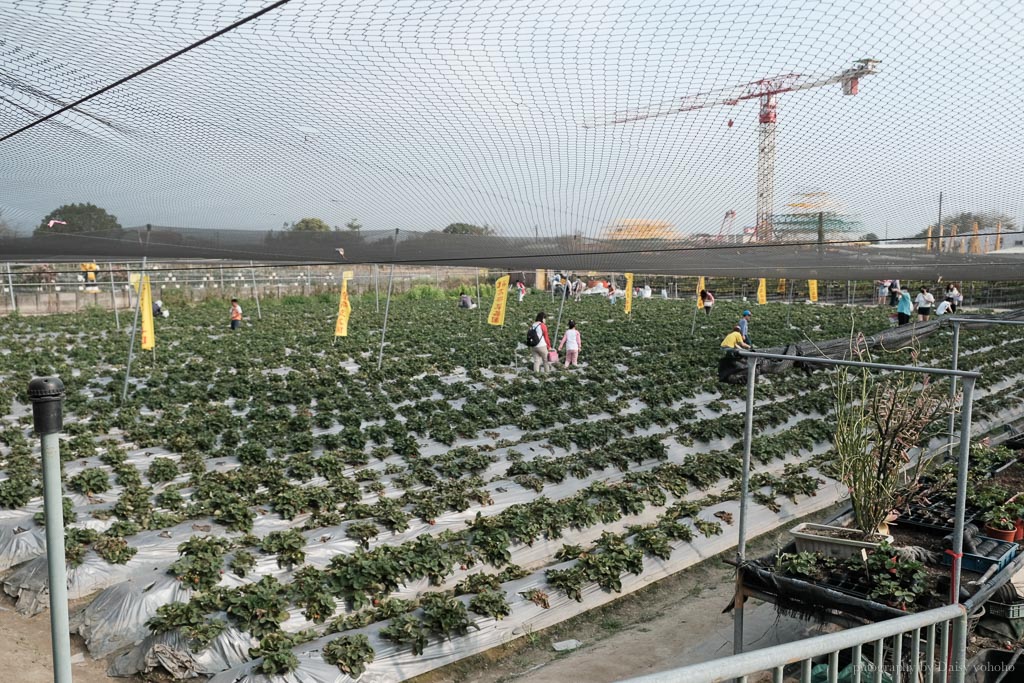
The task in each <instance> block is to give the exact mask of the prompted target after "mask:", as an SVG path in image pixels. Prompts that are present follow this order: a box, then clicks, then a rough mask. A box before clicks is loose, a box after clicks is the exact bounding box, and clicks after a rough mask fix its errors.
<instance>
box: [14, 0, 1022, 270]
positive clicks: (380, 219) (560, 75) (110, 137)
mask: <svg viewBox="0 0 1024 683" xmlns="http://www.w3.org/2000/svg"><path fill="white" fill-rule="evenodd" d="M0 9H2V17H3V20H2V22H0V138H2V140H0V179H2V183H0V211H2V213H0V253H3V254H4V256H5V257H6V258H10V259H16V260H28V259H51V260H56V259H78V258H82V257H88V258H96V259H102V258H106V257H110V258H124V257H129V256H131V257H135V256H142V255H147V256H151V257H154V258H156V257H173V258H179V257H203V258H210V257H212V258H244V259H246V260H248V259H258V260H282V261H302V262H324V263H332V262H340V261H342V260H345V261H346V262H350V263H366V262H376V263H384V262H389V261H399V262H409V263H450V264H453V265H454V264H466V265H473V264H479V265H481V266H487V267H504V266H508V267H545V266H549V267H564V268H575V269H587V270H617V271H623V270H635V271H643V272H669V273H679V274H698V273H702V274H712V275H714V274H720V275H744V276H757V275H765V276H767V275H771V274H780V275H782V274H785V275H790V276H793V277H800V276H815V277H865V276H868V277H870V276H891V275H893V273H894V272H895V273H896V274H897V275H902V276H904V277H911V276H917V277H934V276H938V275H942V276H944V277H949V278H962V279H967V278H970V279H1016V278H1019V277H1020V276H1021V273H1022V272H1024V269H1022V265H1024V234H1022V232H1021V218H1022V209H1024V192H1022V189H1024V161H1022V155H1021V153H1020V150H1021V149H1024V126H1022V125H1021V114H1020V112H1021V111H1022V110H1024V74H1022V71H1021V69H1020V66H1019V65H1020V64H1021V63H1022V62H1024V42H1022V41H1021V40H1020V36H1021V35H1024V5H1021V4H1020V3H1016V2H1010V1H1008V0H980V1H978V2H959V1H956V0H881V1H880V2H872V3H860V4H858V3H848V2H834V3H833V2H829V3H825V2H806V1H800V0H768V1H762V0H758V1H754V0H725V1H724V2H723V1H720V0H692V1H685V0H684V1H680V0H612V1H609V2H596V3H595V2H591V1H590V0H588V1H586V2H575V1H573V2H550V1H549V0H454V1H452V0H445V1H441V0H346V1H345V2H340V1H337V2H336V1H327V2H324V1H322V0H317V1H315V2H314V1H312V0H278V1H276V2H275V1H274V0H258V1H257V0H52V1H51V0H31V1H28V0H0ZM150 67H151V68H150ZM940 196H941V199H940ZM312 219H315V220H312ZM147 226H149V227H148V228H147ZM163 226H183V227H174V228H168V227H163ZM309 231H311V232H309ZM317 231H327V232H326V233H318V232H317ZM929 233H930V234H931V238H929V237H928V235H929ZM339 249H340V250H341V252H339V251H338V250H339ZM342 252H344V254H342Z"/></svg>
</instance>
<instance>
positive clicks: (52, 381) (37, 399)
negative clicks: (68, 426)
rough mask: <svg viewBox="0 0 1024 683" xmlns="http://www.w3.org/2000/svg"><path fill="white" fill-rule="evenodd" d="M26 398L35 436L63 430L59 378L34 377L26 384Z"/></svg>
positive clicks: (62, 400) (61, 384)
mask: <svg viewBox="0 0 1024 683" xmlns="http://www.w3.org/2000/svg"><path fill="white" fill-rule="evenodd" d="M28 398H29V400H30V401H32V423H33V427H34V428H35V431H36V434H56V433H57V432H59V431H61V429H63V428H64V416H63V406H64V382H62V381H61V380H60V377H36V378H35V379H33V380H32V381H31V382H29V383H28Z"/></svg>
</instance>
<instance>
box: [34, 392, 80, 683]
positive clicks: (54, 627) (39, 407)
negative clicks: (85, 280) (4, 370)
mask: <svg viewBox="0 0 1024 683" xmlns="http://www.w3.org/2000/svg"><path fill="white" fill-rule="evenodd" d="M28 397H29V399H30V400H31V401H32V422H33V426H34V429H35V431H36V433H37V434H39V438H40V440H41V442H42V456H43V514H44V516H45V519H46V573H47V588H48V591H49V593H50V638H51V649H52V652H53V680H54V683H71V632H70V629H69V627H68V573H67V566H66V565H65V557H64V496H63V492H62V491H61V482H60V470H61V467H60V437H59V436H58V435H59V434H60V432H61V430H62V429H63V414H62V411H63V405H64V383H63V382H61V380H60V378H59V377H37V378H35V379H34V380H32V381H31V382H29V384H28Z"/></svg>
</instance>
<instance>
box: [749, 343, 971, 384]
mask: <svg viewBox="0 0 1024 683" xmlns="http://www.w3.org/2000/svg"><path fill="white" fill-rule="evenodd" d="M737 354H738V355H739V356H741V357H743V358H766V359H768V360H791V361H799V362H801V363H808V364H810V363H814V364H817V365H843V366H846V367H852V368H874V369H875V370H896V371H900V372H916V373H921V374H927V375H944V376H947V377H973V378H975V379H977V378H978V377H981V373H980V372H972V371H969V370H950V369H948V368H930V367H927V366H923V365H892V364H890V363H867V362H864V361H855V360H840V359H836V358H823V357H816V356H791V355H787V354H784V353H767V352H764V351H744V350H742V349H740V350H739V351H737Z"/></svg>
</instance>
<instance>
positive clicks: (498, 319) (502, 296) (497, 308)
mask: <svg viewBox="0 0 1024 683" xmlns="http://www.w3.org/2000/svg"><path fill="white" fill-rule="evenodd" d="M509 277H510V276H508V275H503V276H502V277H499V278H498V281H497V282H495V283H494V302H493V303H491V312H490V313H488V314H487V324H488V325H504V324H505V304H506V303H507V302H508V280H509Z"/></svg>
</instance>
